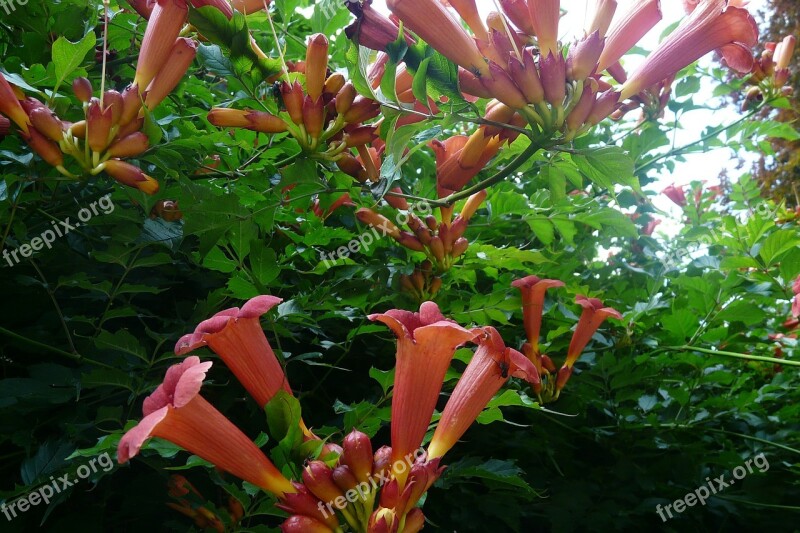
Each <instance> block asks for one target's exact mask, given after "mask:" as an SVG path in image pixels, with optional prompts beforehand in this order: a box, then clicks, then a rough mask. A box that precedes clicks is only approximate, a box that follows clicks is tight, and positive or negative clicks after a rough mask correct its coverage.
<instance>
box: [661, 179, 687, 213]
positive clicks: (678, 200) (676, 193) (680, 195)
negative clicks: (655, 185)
mask: <svg viewBox="0 0 800 533" xmlns="http://www.w3.org/2000/svg"><path fill="white" fill-rule="evenodd" d="M661 193H662V194H664V196H666V197H667V198H669V199H670V200H672V202H673V203H674V204H675V205H677V206H678V207H684V206H685V205H686V194H685V193H684V192H683V187H678V186H677V185H675V184H674V183H673V184H672V185H668V186H667V187H665V188H664V190H663V191H661Z"/></svg>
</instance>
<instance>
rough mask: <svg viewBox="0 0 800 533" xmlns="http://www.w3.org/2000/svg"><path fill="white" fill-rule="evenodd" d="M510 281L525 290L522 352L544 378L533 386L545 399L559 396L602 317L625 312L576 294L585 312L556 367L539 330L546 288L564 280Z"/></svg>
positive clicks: (534, 278)
mask: <svg viewBox="0 0 800 533" xmlns="http://www.w3.org/2000/svg"><path fill="white" fill-rule="evenodd" d="M511 285H512V286H513V287H516V288H518V289H519V290H520V293H521V294H522V318H523V323H524V325H525V334H526V337H527V342H526V343H525V344H523V346H522V353H524V354H525V356H526V357H527V358H528V359H530V360H531V362H532V363H533V365H534V366H535V367H536V370H537V371H538V373H539V374H540V376H541V378H542V383H541V385H540V386H539V387H536V386H534V392H536V394H537V396H538V397H539V401H540V402H542V403H546V402H549V401H553V400H556V399H558V397H559V395H560V393H561V389H563V388H564V385H566V383H567V381H568V380H569V378H570V376H571V375H572V367H573V365H574V364H575V361H577V360H578V358H579V357H580V355H581V353H582V352H583V350H584V348H586V345H587V344H588V343H589V341H590V340H591V339H592V336H593V335H594V333H595V332H596V331H597V329H598V328H599V327H600V325H601V324H602V323H603V321H605V319H606V318H609V317H612V318H616V319H622V315H621V314H620V313H619V312H618V311H616V310H615V309H613V308H611V307H605V306H604V305H603V302H602V301H600V300H598V299H597V298H587V297H586V296H583V295H578V296H576V298H575V303H577V304H578V305H580V306H581V307H582V308H583V312H582V313H581V316H580V318H579V319H578V325H577V326H576V327H575V331H574V332H573V334H572V340H571V341H570V343H569V347H568V348H567V357H566V359H565V360H564V364H563V365H562V366H561V368H560V369H559V370H558V371H556V367H555V365H554V364H553V361H552V359H550V357H549V356H548V355H547V354H543V353H542V352H541V350H540V348H539V334H540V331H541V327H542V314H543V313H544V303H545V293H546V292H547V289H550V288H554V287H563V286H564V282H563V281H559V280H555V279H540V278H538V277H537V276H528V277H525V278H522V279H518V280H516V281H514V282H513V283H512V284H511Z"/></svg>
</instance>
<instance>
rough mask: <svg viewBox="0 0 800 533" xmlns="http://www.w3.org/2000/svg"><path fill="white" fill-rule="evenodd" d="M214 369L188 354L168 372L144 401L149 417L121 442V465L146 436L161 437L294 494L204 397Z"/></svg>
mask: <svg viewBox="0 0 800 533" xmlns="http://www.w3.org/2000/svg"><path fill="white" fill-rule="evenodd" d="M210 366H211V363H210V362H206V363H201V362H200V359H199V358H197V357H195V356H190V357H187V358H186V359H185V360H184V361H182V362H181V363H178V364H175V365H172V366H171V367H170V368H169V369H167V372H166V374H165V376H164V382H163V383H162V384H161V385H159V386H158V387H157V388H156V390H155V392H153V394H151V395H150V396H148V397H147V398H146V399H145V402H144V406H143V411H144V414H145V417H144V418H143V419H142V420H141V422H140V423H139V424H138V425H137V426H136V427H134V428H132V429H131V430H130V431H128V432H127V433H126V434H125V435H124V436H123V437H122V439H121V440H120V443H119V445H118V448H117V457H118V459H119V461H120V462H121V463H124V462H126V461H128V460H129V459H130V458H131V457H133V456H135V455H136V454H137V453H139V450H140V449H141V447H142V445H143V444H144V442H145V441H146V440H147V439H148V438H150V437H159V438H162V439H165V440H168V441H170V442H172V443H173V444H176V445H178V446H180V447H181V448H184V449H185V450H187V451H189V452H191V453H193V454H195V455H197V456H199V457H201V458H203V459H205V460H206V461H208V462H210V463H213V464H214V465H216V466H217V467H218V468H221V469H222V470H225V471H226V472H229V473H231V474H233V475H234V476H237V477H239V478H241V479H244V480H245V481H249V482H250V483H252V484H254V485H256V486H258V487H261V488H262V489H264V490H267V491H269V492H272V493H273V494H276V495H278V496H283V495H284V494H288V493H293V492H296V489H295V488H294V487H293V486H292V484H291V482H290V481H289V480H288V479H286V478H285V477H284V476H283V475H282V474H281V473H280V472H279V471H278V469H277V468H275V465H273V464H272V462H271V461H270V460H269V459H267V457H266V456H265V455H264V454H263V453H262V452H261V450H260V449H259V448H258V447H257V446H256V445H255V444H253V442H252V441H251V440H250V439H249V438H248V437H247V436H246V435H245V434H244V433H242V432H241V431H240V430H239V429H238V428H237V427H236V426H235V425H233V423H232V422H231V421H230V420H228V419H227V418H226V417H225V415H223V414H222V413H220V412H219V411H217V410H216V409H215V408H214V406H212V405H211V404H210V403H208V402H207V401H206V400H204V399H203V397H202V396H200V394H199V392H200V387H201V385H202V381H203V378H204V377H205V373H206V372H207V371H208V369H209V367H210Z"/></svg>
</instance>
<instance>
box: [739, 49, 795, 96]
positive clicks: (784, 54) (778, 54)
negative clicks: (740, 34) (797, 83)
mask: <svg viewBox="0 0 800 533" xmlns="http://www.w3.org/2000/svg"><path fill="white" fill-rule="evenodd" d="M796 44H797V38H796V37H795V36H794V35H789V36H787V37H785V38H784V39H783V40H782V41H781V42H779V43H772V42H769V43H767V44H766V48H765V50H764V52H763V53H762V54H761V57H759V58H758V59H757V60H756V62H755V64H754V66H753V72H752V73H751V75H750V77H749V78H748V80H747V82H748V83H750V84H751V85H753V87H750V89H749V90H748V91H747V94H746V96H745V101H744V104H743V105H744V108H745V109H746V108H747V107H748V106H749V105H750V104H751V103H752V102H760V101H762V100H765V99H770V98H773V97H775V96H778V95H782V96H791V95H792V94H793V92H794V88H793V87H792V86H791V85H788V82H789V76H790V74H791V73H790V72H789V64H790V63H791V60H792V56H793V55H794V49H795V46H796Z"/></svg>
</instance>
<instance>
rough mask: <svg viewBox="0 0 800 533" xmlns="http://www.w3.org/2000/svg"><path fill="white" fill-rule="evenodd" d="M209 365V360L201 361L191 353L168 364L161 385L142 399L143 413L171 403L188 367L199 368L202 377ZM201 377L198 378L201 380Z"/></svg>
mask: <svg viewBox="0 0 800 533" xmlns="http://www.w3.org/2000/svg"><path fill="white" fill-rule="evenodd" d="M211 365H212V363H210V362H207V363H201V362H200V358H199V357H197V356H195V355H192V356H189V357H187V358H186V359H184V360H183V361H181V362H180V363H178V364H175V365H172V366H170V367H169V368H168V369H167V372H166V374H165V375H164V381H163V382H162V383H161V385H159V386H158V387H156V390H155V391H153V393H152V394H151V395H150V396H148V397H147V398H145V399H144V404H143V406H142V412H143V413H144V415H145V416H147V415H149V414H150V413H152V412H153V411H156V410H158V409H161V408H162V407H164V406H167V405H170V406H171V405H173V401H174V398H175V391H176V389H177V388H178V384H179V383H180V381H181V378H182V377H183V375H184V374H185V373H186V372H188V371H189V370H190V369H193V368H201V369H202V370H201V372H202V373H203V378H204V377H205V373H206V372H207V371H208V369H209V368H210V367H211ZM203 378H201V379H200V381H201V382H202V379H203ZM198 390H199V387H198ZM195 394H197V392H195ZM184 398H185V396H184ZM189 399H191V398H189Z"/></svg>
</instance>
